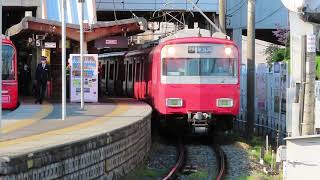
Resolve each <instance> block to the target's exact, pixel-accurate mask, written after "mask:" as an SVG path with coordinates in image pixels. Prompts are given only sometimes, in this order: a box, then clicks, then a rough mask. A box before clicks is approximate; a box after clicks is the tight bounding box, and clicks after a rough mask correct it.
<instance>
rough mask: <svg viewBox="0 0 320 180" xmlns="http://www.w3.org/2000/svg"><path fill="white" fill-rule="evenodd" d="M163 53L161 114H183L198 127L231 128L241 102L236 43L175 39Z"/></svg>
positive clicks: (204, 39) (160, 97)
mask: <svg viewBox="0 0 320 180" xmlns="http://www.w3.org/2000/svg"><path fill="white" fill-rule="evenodd" d="M175 41H176V42H175ZM160 52H161V55H160V56H161V57H160V63H159V66H160V67H159V71H160V73H161V75H160V80H159V81H160V82H159V86H158V87H159V88H158V91H159V92H158V95H159V97H158V105H157V107H156V108H157V109H158V111H159V112H160V114H162V115H165V116H172V117H177V116H178V117H179V116H180V118H181V117H184V118H183V119H186V120H187V122H188V123H190V124H192V125H194V126H197V127H201V126H203V127H209V126H211V127H212V126H213V127H218V128H220V129H224V130H227V129H230V128H231V127H232V120H233V119H234V118H235V116H236V115H237V114H238V113H239V104H240V103H239V99H240V82H239V79H240V78H239V52H238V49H237V47H236V45H235V44H234V43H233V42H232V41H229V40H222V39H215V38H191V39H180V40H179V39H176V40H173V41H169V42H168V43H166V45H163V46H162V48H161V51H160ZM167 119H172V118H167Z"/></svg>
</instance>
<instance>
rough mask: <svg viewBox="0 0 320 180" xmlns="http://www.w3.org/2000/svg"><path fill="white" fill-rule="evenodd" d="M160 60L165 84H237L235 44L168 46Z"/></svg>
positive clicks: (163, 50) (162, 80)
mask: <svg viewBox="0 0 320 180" xmlns="http://www.w3.org/2000/svg"><path fill="white" fill-rule="evenodd" d="M161 63H162V66H161V82H162V83H166V84H184V83H186V84H194V83H201V84H236V83H238V74H239V72H238V50H237V48H236V47H235V46H233V45H225V44H205V43H202V44H196V43H192V44H174V45H167V46H165V47H164V48H163V49H162V51H161Z"/></svg>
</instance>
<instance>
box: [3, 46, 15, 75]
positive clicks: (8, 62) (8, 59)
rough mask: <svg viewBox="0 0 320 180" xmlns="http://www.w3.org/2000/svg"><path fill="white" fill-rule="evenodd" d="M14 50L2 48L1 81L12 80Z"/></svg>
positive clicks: (8, 47) (10, 47)
mask: <svg viewBox="0 0 320 180" xmlns="http://www.w3.org/2000/svg"><path fill="white" fill-rule="evenodd" d="M13 60H14V48H13V47H12V46H10V45H3V46H2V79H3V80H14V79H15V74H14V61H13Z"/></svg>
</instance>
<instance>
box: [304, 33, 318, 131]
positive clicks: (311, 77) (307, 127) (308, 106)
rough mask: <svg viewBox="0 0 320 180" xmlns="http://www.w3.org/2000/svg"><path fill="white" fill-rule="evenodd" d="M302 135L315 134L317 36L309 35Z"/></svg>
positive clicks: (307, 39) (307, 40)
mask: <svg viewBox="0 0 320 180" xmlns="http://www.w3.org/2000/svg"><path fill="white" fill-rule="evenodd" d="M306 47H307V48H306V50H307V51H306V62H305V83H304V105H303V107H304V108H303V122H302V132H301V133H302V135H303V136H304V135H312V134H314V106H315V79H316V72H315V70H316V66H315V63H316V36H315V35H307V38H306Z"/></svg>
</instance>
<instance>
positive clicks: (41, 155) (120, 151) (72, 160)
mask: <svg viewBox="0 0 320 180" xmlns="http://www.w3.org/2000/svg"><path fill="white" fill-rule="evenodd" d="M150 147H151V115H148V116H146V117H145V118H144V119H142V120H140V121H138V122H137V123H135V124H132V125H129V126H127V127H124V128H121V129H117V130H114V131H111V132H109V133H106V134H102V135H100V136H97V137H94V138H89V139H84V140H82V141H79V142H74V143H71V144H64V145H62V146H59V147H54V148H49V149H45V150H42V151H39V152H34V153H32V154H25V155H21V156H17V157H8V158H2V159H0V179H1V180H2V179H3V180H20V179H21V180H22V179H23V180H31V179H32V180H49V179H68V180H69V179H119V178H120V177H122V176H124V175H125V174H127V173H128V172H129V171H130V170H132V169H133V168H135V167H136V165H137V164H138V163H140V162H141V161H142V160H143V158H145V156H146V155H147V154H148V151H149V149H150Z"/></svg>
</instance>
